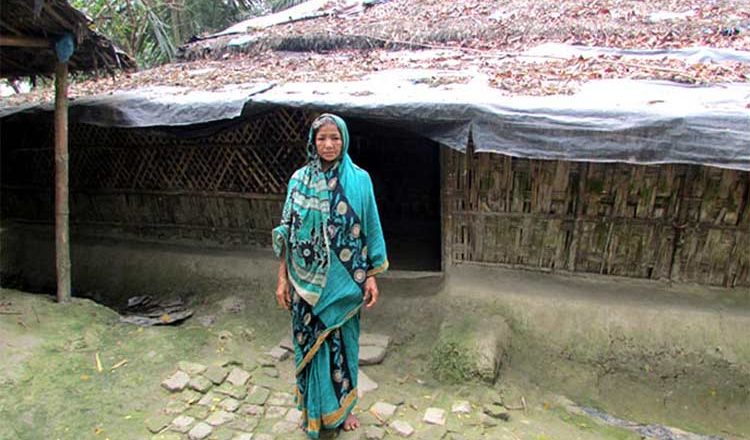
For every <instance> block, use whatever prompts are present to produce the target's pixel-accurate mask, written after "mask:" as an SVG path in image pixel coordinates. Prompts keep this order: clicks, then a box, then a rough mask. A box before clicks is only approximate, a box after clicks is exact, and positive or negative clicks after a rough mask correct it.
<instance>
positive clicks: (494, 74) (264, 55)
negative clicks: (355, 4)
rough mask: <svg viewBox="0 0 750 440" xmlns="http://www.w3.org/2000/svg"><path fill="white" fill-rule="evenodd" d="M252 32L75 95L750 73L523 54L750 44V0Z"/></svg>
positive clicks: (568, 3)
mask: <svg viewBox="0 0 750 440" xmlns="http://www.w3.org/2000/svg"><path fill="white" fill-rule="evenodd" d="M251 36H252V37H253V38H252V39H253V41H254V43H251V44H247V45H245V46H244V47H243V48H240V49H238V48H237V47H231V46H227V45H226V43H227V42H228V41H230V40H231V39H233V38H236V37H237V35H233V36H224V37H220V38H211V39H207V40H203V41H198V42H195V43H193V44H191V45H189V46H188V47H187V48H186V51H185V53H186V54H187V55H188V58H192V60H191V61H186V62H183V63H179V64H172V65H167V66H162V67H159V68H156V69H152V70H149V71H144V72H139V73H137V74H132V75H130V74H122V75H118V76H117V77H115V78H114V79H112V78H106V79H100V80H95V81H88V82H83V83H75V84H73V85H72V86H71V94H73V95H79V96H81V95H89V94H94V93H101V92H102V91H105V90H112V89H130V88H136V87H142V86H144V85H181V86H189V87H193V88H199V89H209V90H210V89H212V88H217V87H220V86H222V85H226V84H237V83H244V82H256V81H278V82H309V81H330V82H333V81H350V80H357V79H361V78H362V77H364V76H365V75H367V74H369V73H373V72H377V71H382V70H388V69H402V68H408V69H431V70H436V71H441V72H443V73H444V74H443V75H442V76H441V77H440V78H436V79H435V81H434V83H435V84H434V85H441V84H444V83H445V82H446V81H447V82H450V81H455V82H462V81H465V80H466V78H470V77H485V78H486V80H487V81H488V82H489V84H490V85H492V86H494V87H496V88H499V89H501V90H503V91H506V92H507V93H509V94H527V95H548V94H558V93H573V92H575V91H576V90H577V88H578V86H579V85H580V83H582V82H585V81H589V80H592V79H605V78H634V79H661V80H671V81H679V82H685V83H693V84H712V83H722V82H738V81H739V82H746V81H750V64H748V63H741V62H721V63H718V62H717V63H702V64H694V63H692V62H688V61H682V60H675V59H653V58H652V59H648V60H646V59H625V58H623V57H620V56H617V55H598V56H592V57H585V58H584V57H578V58H554V57H548V58H546V59H530V58H526V57H524V56H519V55H522V54H523V52H524V51H525V50H527V49H529V48H532V47H534V46H536V45H538V44H541V43H546V42H560V43H568V44H579V45H587V46H603V47H618V48H637V49H655V48H660V49H665V48H666V49H673V48H682V47H693V46H708V47H714V48H727V49H737V50H750V4H747V2H746V1H744V0H743V1H741V0H717V1H711V2H707V1H696V0H651V1H642V0H639V1H635V0H624V1H616V0H610V1H601V0H593V1H592V0H588V1H587V0H560V1H557V2H536V1H529V0H502V1H500V0H490V1H478V0H472V1H465V2H452V1H446V0H425V1H409V0H391V1H388V2H385V3H380V4H376V5H375V6H371V7H368V8H365V9H364V11H361V12H360V13H358V14H345V13H342V14H340V15H330V16H328V17H324V18H318V19H314V20H305V21H297V22H294V23H290V24H285V25H279V26H274V27H271V28H268V29H264V30H260V31H252V34H251ZM398 48H400V49H403V48H409V49H410V50H395V49H398ZM282 49H287V50H282ZM288 49H295V51H289V50H288ZM305 49H306V50H307V51H303V50H305ZM417 49H418V50H417ZM191 54H192V55H191ZM446 78H447V79H446ZM38 98H39V96H37V97H36V99H38ZM15 99H16V100H17V99H18V97H17V98H15Z"/></svg>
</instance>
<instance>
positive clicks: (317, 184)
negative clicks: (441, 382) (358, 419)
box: [273, 114, 388, 438]
mask: <svg viewBox="0 0 750 440" xmlns="http://www.w3.org/2000/svg"><path fill="white" fill-rule="evenodd" d="M320 118H328V119H329V120H333V121H334V122H335V123H336V125H337V127H338V129H339V132H340V133H341V138H342V150H341V155H340V157H339V159H338V160H337V162H336V163H335V164H334V165H333V166H332V167H331V168H330V169H329V170H327V171H323V170H322V168H321V164H320V158H319V157H318V155H317V149H316V148H315V145H314V136H315V130H314V129H311V130H310V136H309V140H308V163H307V165H305V166H304V167H302V168H301V169H299V170H297V171H296V172H295V173H294V175H293V176H292V178H291V179H290V181H289V188H288V191H287V198H286V202H285V204H284V209H283V213H282V219H281V224H280V225H279V226H278V227H277V228H276V229H274V231H273V244H274V250H275V251H276V254H277V255H279V256H280V255H282V253H284V251H285V250H286V252H285V255H286V262H287V272H288V276H289V281H290V283H291V286H292V340H293V341H294V348H295V363H296V376H297V385H296V395H297V406H298V408H299V409H300V410H302V411H303V420H304V427H305V429H306V431H307V433H308V435H309V436H310V437H311V438H318V436H319V434H320V430H321V429H335V428H337V427H339V426H340V425H341V424H342V423H343V422H344V420H345V419H346V417H347V416H348V415H349V413H350V412H351V411H352V409H353V408H354V406H355V405H356V403H357V372H358V359H359V312H360V308H361V306H362V302H363V291H362V289H363V285H364V282H365V280H366V278H367V277H368V276H372V275H376V274H378V273H381V272H384V271H385V270H387V268H388V259H387V257H386V249H385V241H384V239H383V233H382V228H381V226H380V219H379V216H378V210H377V206H376V204H375V196H374V193H373V188H372V181H371V180H370V176H369V175H368V174H367V172H365V171H364V170H362V169H361V168H359V167H358V166H356V165H355V164H354V163H353V162H352V161H351V159H350V158H349V155H348V147H349V132H348V130H347V127H346V124H345V123H344V121H343V120H342V119H341V118H339V117H337V116H334V115H330V114H325V115H321V116H320V117H319V118H318V119H320ZM313 127H315V123H313Z"/></svg>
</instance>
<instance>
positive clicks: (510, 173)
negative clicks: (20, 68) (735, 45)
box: [0, 108, 750, 286]
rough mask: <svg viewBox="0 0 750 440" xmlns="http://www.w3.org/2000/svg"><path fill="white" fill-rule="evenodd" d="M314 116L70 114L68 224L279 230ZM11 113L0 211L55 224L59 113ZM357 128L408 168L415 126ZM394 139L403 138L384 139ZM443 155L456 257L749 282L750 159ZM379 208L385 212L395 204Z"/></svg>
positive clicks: (238, 241) (122, 229)
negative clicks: (175, 118) (156, 122)
mask: <svg viewBox="0 0 750 440" xmlns="http://www.w3.org/2000/svg"><path fill="white" fill-rule="evenodd" d="M313 116H314V115H313V114H311V113H309V112H304V111H301V110H290V109H283V108H279V109H275V110H273V111H269V112H267V113H264V114H261V115H256V116H252V117H250V118H248V119H245V120H242V121H233V122H228V123H222V124H207V125H205V126H192V127H175V128H161V129H125V128H101V127H96V126H91V125H81V124H79V125H73V126H72V127H71V138H70V139H71V140H70V144H71V148H70V154H71V157H70V170H71V173H70V176H71V217H70V218H71V224H72V226H73V232H76V231H82V230H86V231H99V230H102V231H105V232H115V233H116V234H126V235H135V236H137V237H145V238H155V239H160V240H161V239H167V240H169V239H189V240H197V241H200V242H215V243H219V244H230V245H246V244H255V245H268V244H269V242H270V230H271V229H272V228H273V227H274V226H275V225H276V224H277V222H278V216H279V213H280V211H281V204H282V203H283V197H284V192H285V188H286V182H287V180H288V178H289V176H290V175H291V173H292V172H293V171H294V170H295V169H296V168H297V167H299V166H300V165H301V164H302V163H303V162H304V158H305V143H306V136H307V130H308V127H309V123H310V122H311V119H312V117H313ZM1 128H2V130H1V131H0V136H2V138H0V142H2V146H3V148H2V163H1V164H0V166H2V170H1V171H2V192H1V193H0V201H1V203H2V205H1V206H0V213H2V218H3V219H4V220H5V219H13V220H17V221H20V222H32V223H49V224H51V223H52V222H53V197H54V195H53V192H52V188H53V163H52V145H53V139H52V134H53V130H52V127H51V123H50V122H49V121H48V122H38V121H36V122H28V121H27V122H25V123H20V122H15V123H13V124H12V125H11V124H3V126H2V127H1ZM360 131H362V132H363V133H364V132H367V131H368V130H365V129H363V130H360ZM381 134H382V133H381ZM381 134H378V133H375V134H373V136H374V137H377V136H380V135H381ZM359 136H361V135H359ZM353 142H354V145H353V148H355V149H356V148H358V147H357V145H360V144H362V145H364V147H362V151H361V156H362V160H364V161H365V162H367V160H371V161H376V162H377V161H378V160H380V161H381V162H384V161H386V159H388V160H392V161H393V164H391V165H388V164H385V163H378V164H374V163H371V164H368V165H369V166H370V167H373V168H377V167H378V165H381V168H382V169H383V170H385V171H384V174H382V175H381V176H380V179H402V178H403V179H406V178H407V177H408V176H406V175H403V176H402V175H401V174H398V172H396V171H393V168H394V167H395V166H396V165H395V164H398V163H401V162H403V159H404V157H407V156H405V155H400V153H399V151H401V150H402V149H404V148H409V142H408V139H407V140H403V139H402V140H400V141H398V142H403V145H398V146H396V147H394V148H393V149H390V150H389V149H385V148H381V150H382V152H381V153H383V155H384V156H383V157H385V159H383V158H381V159H376V158H374V156H373V157H368V155H369V156H372V154H373V153H372V151H370V150H371V147H372V145H370V144H373V145H376V144H377V145H379V144H378V143H377V142H374V143H373V142H367V141H366V140H363V139H360V138H359V137H357V136H354V138H353ZM389 142H395V141H393V140H392V139H390V140H383V141H382V143H389ZM366 150H367V151H366ZM376 150H377V149H376ZM378 151H380V150H378ZM386 153H387V154H386ZM365 158H367V159H365ZM440 162H441V165H440V166H441V168H442V178H441V181H442V218H443V258H444V264H445V265H446V266H447V265H450V264H460V263H480V264H490V265H507V266H515V267H525V268H534V269H539V270H546V271H553V270H555V271H557V270H563V271H578V272H590V273H600V274H610V275H621V276H628V277H637V278H649V279H662V280H663V279H672V280H679V281H689V282H696V283H701V284H709V285H720V286H748V285H750V273H749V272H750V208H748V205H750V201H749V198H750V173H747V172H740V171H732V170H722V169H717V168H710V167H701V166H692V165H660V166H637V165H629V164H596V163H582V162H581V163H579V162H564V161H538V160H527V159H518V158H511V157H507V156H503V155H498V154H488V153H474V152H472V150H471V146H470V148H469V153H468V154H464V153H460V152H456V151H453V150H449V149H447V148H441V157H440ZM412 165H413V164H412ZM432 165H433V166H438V165H437V164H434V163H433V164H432ZM404 169H406V168H404V167H401V168H399V170H402V171H403V170H404ZM394 173H395V174H394ZM376 174H377V173H375V174H374V175H373V176H374V177H373V179H374V180H377V178H378V177H377V175H376ZM398 176H401V177H398ZM423 180H425V179H423ZM391 183H393V182H391ZM435 184H436V185H437V182H436V183H435ZM379 186H380V187H381V191H382V188H389V186H388V185H382V184H381V185H379ZM390 187H393V188H406V189H410V188H412V187H410V186H409V185H408V184H407V183H402V184H400V186H399V184H393V185H391V186H390ZM392 193H393V194H395V195H393V194H392V195H391V196H388V194H389V193H387V191H386V193H384V194H381V195H380V196H381V197H384V198H385V199H384V200H383V201H382V202H381V203H382V204H383V206H381V211H382V210H385V211H388V210H391V211H393V212H391V213H390V214H393V215H394V216H396V217H398V218H404V217H415V216H417V217H423V216H424V215H421V214H418V213H417V212H421V211H419V210H420V209H422V208H421V207H420V206H421V205H420V202H419V200H421V199H420V197H418V196H412V195H409V194H410V192H409V191H407V190H402V191H392ZM423 198H424V197H422V199H423ZM404 203H407V204H411V205H414V206H411V205H410V206H405V205H404ZM418 205H419V206H418ZM425 206H427V205H425ZM402 211H403V212H402ZM429 211H430V212H432V209H430V210H429ZM384 214H385V215H384V216H383V217H384V220H386V221H387V220H388V219H389V213H388V212H384ZM394 218H395V217H394ZM386 223H387V222H386Z"/></svg>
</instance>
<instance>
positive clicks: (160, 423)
mask: <svg viewBox="0 0 750 440" xmlns="http://www.w3.org/2000/svg"><path fill="white" fill-rule="evenodd" d="M171 421H172V418H171V417H169V416H167V415H164V414H159V415H155V416H153V417H148V418H147V419H146V429H148V430H149V431H151V432H152V433H157V432H159V431H162V430H163V429H164V428H166V427H168V426H169V423H170V422H171Z"/></svg>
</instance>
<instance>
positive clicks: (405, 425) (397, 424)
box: [390, 420, 414, 437]
mask: <svg viewBox="0 0 750 440" xmlns="http://www.w3.org/2000/svg"><path fill="white" fill-rule="evenodd" d="M390 427H391V428H392V429H393V430H394V431H395V432H396V434H398V435H400V436H401V437H409V436H410V435H412V434H414V428H412V426H411V425H410V424H409V422H405V421H403V420H396V421H394V422H392V423H391V424H390Z"/></svg>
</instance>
